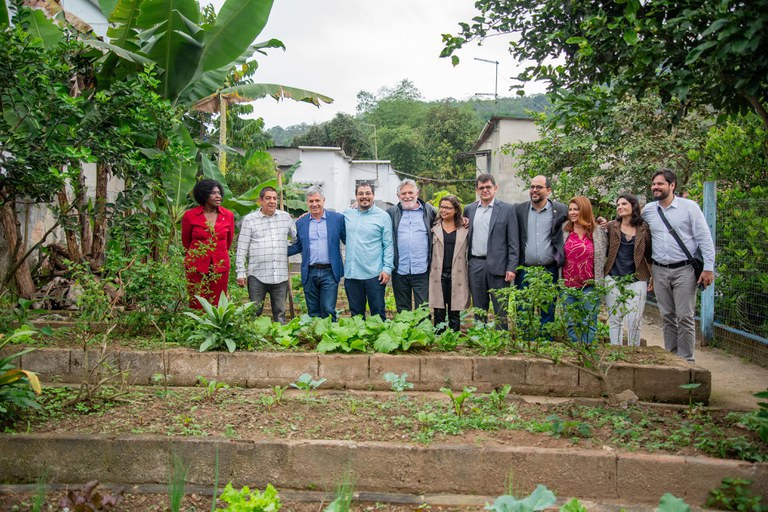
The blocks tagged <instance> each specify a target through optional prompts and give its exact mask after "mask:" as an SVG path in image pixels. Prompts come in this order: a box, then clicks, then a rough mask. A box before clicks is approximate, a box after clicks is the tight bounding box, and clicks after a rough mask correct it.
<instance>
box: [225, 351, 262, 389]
mask: <svg viewBox="0 0 768 512" xmlns="http://www.w3.org/2000/svg"><path fill="white" fill-rule="evenodd" d="M218 360H219V374H218V377H217V379H218V380H219V381H220V382H226V383H227V384H230V385H233V386H242V387H245V386H246V385H248V382H251V381H253V380H255V379H266V378H267V366H266V365H265V364H263V363H264V361H263V360H261V359H260V358H259V357H258V356H257V355H256V354H253V353H251V352H232V353H231V354H230V353H229V352H221V353H219V354H218Z"/></svg>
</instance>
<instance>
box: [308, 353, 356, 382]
mask: <svg viewBox="0 0 768 512" xmlns="http://www.w3.org/2000/svg"><path fill="white" fill-rule="evenodd" d="M319 362H320V370H319V375H320V377H321V378H324V379H327V380H328V382H327V383H326V384H327V385H328V386H329V387H332V388H342V389H344V388H351V389H360V388H361V387H365V386H366V385H367V383H368V356H367V355H357V354H354V355H340V354H327V355H322V356H320V357H319Z"/></svg>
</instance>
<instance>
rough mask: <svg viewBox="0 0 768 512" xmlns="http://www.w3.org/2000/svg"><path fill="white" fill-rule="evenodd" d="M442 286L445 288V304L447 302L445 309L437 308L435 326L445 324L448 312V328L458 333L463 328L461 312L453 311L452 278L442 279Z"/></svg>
mask: <svg viewBox="0 0 768 512" xmlns="http://www.w3.org/2000/svg"><path fill="white" fill-rule="evenodd" d="M440 285H441V286H442V288H443V302H445V308H442V309H441V308H435V325H438V324H441V323H443V322H445V313H446V311H447V312H448V327H449V328H450V329H452V330H454V331H458V330H459V329H460V328H461V312H460V311H457V310H456V311H452V310H451V278H450V277H443V278H441V279H440Z"/></svg>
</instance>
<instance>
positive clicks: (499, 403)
mask: <svg viewBox="0 0 768 512" xmlns="http://www.w3.org/2000/svg"><path fill="white" fill-rule="evenodd" d="M510 391H512V386H510V385H509V384H504V385H503V386H502V387H501V388H498V389H494V390H493V391H491V392H490V393H488V395H486V397H487V399H488V402H490V404H491V406H492V407H494V408H496V409H499V410H501V409H502V408H503V407H504V404H505V403H506V401H507V396H509V392H510Z"/></svg>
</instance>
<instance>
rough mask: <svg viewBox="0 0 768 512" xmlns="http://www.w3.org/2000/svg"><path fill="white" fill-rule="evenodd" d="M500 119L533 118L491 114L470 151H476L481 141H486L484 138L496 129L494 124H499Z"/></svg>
mask: <svg viewBox="0 0 768 512" xmlns="http://www.w3.org/2000/svg"><path fill="white" fill-rule="evenodd" d="M500 121H527V122H530V123H533V122H534V120H533V119H531V118H528V117H514V116H493V117H491V118H490V119H489V120H488V122H487V123H485V126H484V127H483V131H482V132H480V137H478V138H477V140H476V141H475V144H474V145H473V146H472V150H471V151H470V152H472V151H477V150H479V149H480V146H482V145H483V143H484V142H485V141H486V139H488V137H490V136H491V134H492V133H493V130H495V129H496V125H497V124H499V122H500Z"/></svg>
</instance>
